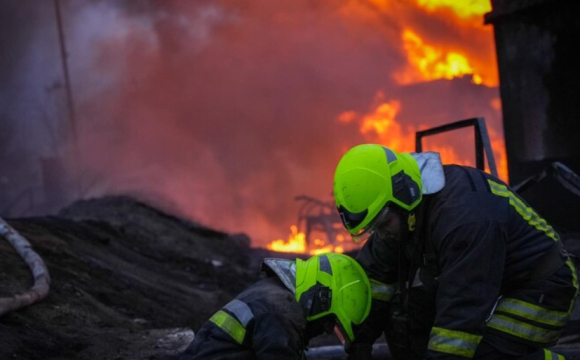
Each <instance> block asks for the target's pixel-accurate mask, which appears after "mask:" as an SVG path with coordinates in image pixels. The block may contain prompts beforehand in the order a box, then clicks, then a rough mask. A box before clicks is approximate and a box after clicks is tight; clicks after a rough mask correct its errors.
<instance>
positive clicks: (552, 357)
mask: <svg viewBox="0 0 580 360" xmlns="http://www.w3.org/2000/svg"><path fill="white" fill-rule="evenodd" d="M544 360H566V358H565V357H564V356H562V355H560V354H556V353H555V352H553V351H550V350H548V349H544Z"/></svg>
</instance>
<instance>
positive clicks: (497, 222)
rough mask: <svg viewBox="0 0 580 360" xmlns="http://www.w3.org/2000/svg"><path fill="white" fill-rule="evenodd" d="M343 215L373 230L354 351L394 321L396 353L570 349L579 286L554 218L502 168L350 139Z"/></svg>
mask: <svg viewBox="0 0 580 360" xmlns="http://www.w3.org/2000/svg"><path fill="white" fill-rule="evenodd" d="M334 196H335V201H336V206H337V208H338V212H339V214H340V216H341V219H342V221H343V224H344V226H345V227H346V229H347V230H348V231H349V232H350V234H351V235H352V236H353V238H354V240H355V241H365V240H366V243H364V245H363V247H362V248H361V250H360V252H359V254H358V256H357V260H358V261H359V263H360V264H361V265H362V266H363V268H364V269H365V271H366V272H367V274H368V275H369V278H370V281H371V287H372V294H373V301H372V307H371V313H370V315H369V317H368V319H367V320H366V321H365V323H364V324H363V325H362V326H359V327H356V329H355V340H354V341H353V343H352V346H350V347H349V348H348V349H347V352H349V359H371V350H372V347H371V345H372V344H373V342H374V341H375V340H376V339H377V338H378V337H379V336H380V335H381V333H383V332H384V334H385V337H386V339H387V342H388V344H389V349H390V351H391V353H392V355H393V356H394V357H395V358H396V359H446V360H447V359H466V358H467V359H471V358H474V359H490V360H494V359H526V360H536V359H563V356H562V355H559V354H556V353H553V352H552V351H550V350H548V349H547V347H549V346H552V345H554V344H555V343H556V342H557V340H558V338H559V336H560V332H561V331H562V329H563V327H564V326H565V324H566V322H567V321H568V319H569V317H570V314H571V311H572V308H573V305H574V301H575V298H576V294H577V291H578V280H577V274H576V270H575V267H574V264H573V262H572V261H571V259H570V257H569V256H568V254H567V253H566V251H565V250H564V249H563V246H562V242H561V240H560V237H559V236H558V234H557V233H556V231H554V229H553V228H552V227H551V226H550V225H549V224H548V223H547V222H546V221H545V220H544V219H542V218H541V217H540V215H539V214H537V213H536V211H535V210H534V209H532V208H531V207H530V206H529V205H528V204H526V203H525V202H524V200H522V199H521V198H520V197H519V196H518V195H517V194H515V193H514V192H513V190H511V189H510V187H509V186H508V185H506V184H505V183H504V182H502V181H501V180H499V179H497V178H495V177H493V176H491V175H489V174H487V173H485V172H482V171H479V170H477V169H474V168H471V167H466V166H458V165H442V163H441V160H440V157H439V154H437V153H432V152H428V153H417V154H415V153H397V152H396V151H393V150H392V149H389V148H387V147H383V146H380V145H376V144H364V145H359V146H355V147H354V148H352V149H350V150H349V151H348V152H347V153H346V154H345V155H344V156H343V157H342V159H341V160H340V162H339V164H338V166H337V168H336V172H335V177H334Z"/></svg>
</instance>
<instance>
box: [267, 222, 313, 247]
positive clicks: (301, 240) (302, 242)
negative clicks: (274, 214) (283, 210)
mask: <svg viewBox="0 0 580 360" xmlns="http://www.w3.org/2000/svg"><path fill="white" fill-rule="evenodd" d="M266 248H267V249H268V250H272V251H279V252H292V253H304V252H306V236H305V235H304V233H303V232H298V227H297V226H296V225H292V226H290V236H288V240H287V241H284V240H283V239H278V240H274V241H272V242H270V243H269V244H268V245H267V246H266Z"/></svg>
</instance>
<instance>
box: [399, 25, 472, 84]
mask: <svg viewBox="0 0 580 360" xmlns="http://www.w3.org/2000/svg"><path fill="white" fill-rule="evenodd" d="M402 38H403V47H404V49H405V51H406V52H407V58H408V60H409V64H410V65H411V67H410V68H408V69H407V70H406V71H404V72H399V73H396V74H395V79H396V80H397V81H398V82H399V83H400V84H410V83H415V82H421V81H425V80H436V79H453V78H456V77H462V76H465V75H471V77H472V82H473V83H474V84H482V83H483V78H482V76H481V75H480V74H479V73H477V72H476V71H475V70H474V69H473V67H472V66H471V65H470V63H469V60H468V59H467V58H466V57H465V56H464V55H462V54H460V53H459V52H454V51H448V52H445V51H443V50H440V49H437V48H436V47H435V46H432V45H428V44H426V43H425V42H424V41H423V39H421V38H420V37H419V35H417V34H416V33H415V32H413V31H412V30H409V29H405V31H403V35H402Z"/></svg>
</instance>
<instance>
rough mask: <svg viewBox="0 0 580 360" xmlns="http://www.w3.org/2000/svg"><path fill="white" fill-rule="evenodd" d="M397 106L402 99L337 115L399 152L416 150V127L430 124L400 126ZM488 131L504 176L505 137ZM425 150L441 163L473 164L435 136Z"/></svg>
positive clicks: (369, 137) (422, 127)
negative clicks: (437, 155) (365, 110)
mask: <svg viewBox="0 0 580 360" xmlns="http://www.w3.org/2000/svg"><path fill="white" fill-rule="evenodd" d="M376 97H377V99H379V100H380V99H382V98H383V97H384V95H383V94H382V93H380V92H379V93H377V96H376ZM496 105H497V104H496ZM400 109H401V103H400V102H399V101H397V100H387V101H382V102H381V103H380V104H379V105H378V106H377V107H376V108H375V109H374V110H373V111H371V112H370V113H368V114H365V115H362V116H360V115H359V114H357V113H356V112H353V111H347V112H344V113H342V114H340V115H339V116H338V121H339V122H345V119H346V118H347V119H348V122H352V121H356V120H358V121H359V123H360V127H359V131H360V132H361V134H363V135H365V137H366V139H367V141H369V142H375V143H379V144H383V145H385V146H388V147H390V148H392V149H394V150H396V151H399V152H412V151H415V148H414V146H415V133H416V132H417V130H420V129H426V128H428V127H429V126H426V125H422V126H419V127H418V128H415V127H413V126H406V127H403V126H402V125H401V124H400V123H399V122H398V121H397V119H396V117H397V114H398V113H399V111H400ZM488 132H489V135H490V139H491V145H492V149H493V151H494V157H495V159H496V160H497V164H496V165H497V170H498V174H499V177H500V178H501V179H504V180H507V178H508V174H507V156H506V154H505V150H504V141H503V139H502V137H501V135H500V134H498V133H497V132H495V131H494V130H493V129H491V128H490V129H488ZM427 150H428V151H435V152H438V153H439V154H440V156H441V160H442V161H443V163H444V164H459V165H468V166H474V165H475V164H474V162H473V160H472V159H469V158H467V157H466V156H465V155H462V154H461V152H460V150H461V149H455V148H453V146H451V145H444V144H441V143H439V142H437V141H436V140H434V139H431V140H430V141H428V146H427Z"/></svg>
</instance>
